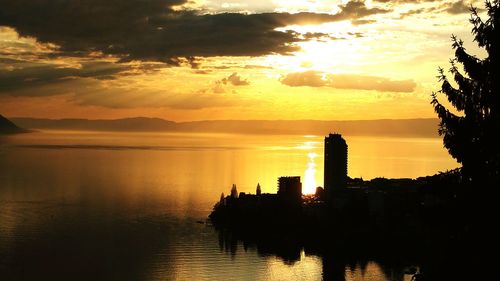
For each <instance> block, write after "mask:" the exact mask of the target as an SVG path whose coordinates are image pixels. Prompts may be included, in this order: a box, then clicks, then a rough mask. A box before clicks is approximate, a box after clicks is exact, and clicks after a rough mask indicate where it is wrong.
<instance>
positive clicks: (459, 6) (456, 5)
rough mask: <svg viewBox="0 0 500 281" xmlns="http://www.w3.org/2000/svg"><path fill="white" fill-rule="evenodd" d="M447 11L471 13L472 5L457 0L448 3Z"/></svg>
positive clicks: (451, 12)
mask: <svg viewBox="0 0 500 281" xmlns="http://www.w3.org/2000/svg"><path fill="white" fill-rule="evenodd" d="M446 11H447V12H448V13H450V14H467V13H470V6H469V5H467V4H466V3H465V1H463V0H462V1H456V2H453V3H448V4H447V8H446Z"/></svg>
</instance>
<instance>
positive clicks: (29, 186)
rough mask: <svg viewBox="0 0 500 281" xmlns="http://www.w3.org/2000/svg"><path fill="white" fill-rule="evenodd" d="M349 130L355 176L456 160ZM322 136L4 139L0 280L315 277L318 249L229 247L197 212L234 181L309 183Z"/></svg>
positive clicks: (317, 179) (387, 270)
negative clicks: (281, 251) (291, 254)
mask: <svg viewBox="0 0 500 281" xmlns="http://www.w3.org/2000/svg"><path fill="white" fill-rule="evenodd" d="M346 139H347V142H348V144H349V175H350V176H351V177H363V178H365V179H370V178H373V177H377V176H385V177H417V176H420V175H430V174H434V173H436V172H438V171H444V170H447V169H452V168H455V167H456V166H457V164H456V163H455V162H454V161H453V159H451V158H450V157H449V156H448V154H447V152H446V151H445V150H444V149H443V148H442V145H441V140H440V139H407V138H405V139H399V138H368V137H346ZM322 141H323V137H320V136H246V135H245V136H244V135H224V134H126V133H116V134H109V133H82V132H55V131H53V132H41V133H33V134H24V135H18V136H13V137H3V138H0V279H1V280H17V279H31V280H32V279H40V278H42V277H43V278H42V279H51V280H55V279H65V280H74V279H82V280H91V279H92V280H103V279H104V280H321V279H322V277H323V272H324V266H325V263H324V259H323V258H322V257H319V256H315V255H309V254H306V253H304V252H303V251H302V252H301V254H300V259H299V260H298V261H284V260H282V259H281V258H279V257H277V256H275V255H272V254H263V253H262V252H261V251H260V250H259V249H256V248H255V247H251V246H250V247H244V245H243V244H242V243H236V244H234V245H231V247H227V245H225V243H224V242H223V241H221V239H220V237H219V234H218V233H217V231H215V230H214V229H213V228H212V227H211V226H209V225H205V224H201V223H198V222H197V221H200V220H201V221H204V219H205V218H206V216H207V215H208V214H209V212H210V210H211V207H212V205H213V203H214V202H215V201H216V200H218V198H219V196H220V193H221V192H225V193H227V192H228V191H229V189H230V186H231V185H232V184H233V183H235V184H236V185H237V186H238V190H239V191H244V192H255V186H256V185H257V183H258V182H259V183H260V185H261V186H262V189H263V192H276V180H277V177H278V176H283V175H300V176H302V180H303V184H304V189H305V191H306V192H312V191H314V188H315V186H317V185H322V182H323V181H322V178H323V157H322V153H323V147H322V146H323V143H322ZM333 263H335V261H334V262H333ZM330 265H331V264H330V263H329V265H328V266H330ZM341 270H342V271H343V274H342V275H343V276H344V277H343V278H345V280H410V278H411V276H410V275H405V274H404V273H403V267H398V268H393V267H390V266H387V265H384V266H382V265H379V264H377V263H376V262H373V261H364V262H362V263H359V264H354V265H351V266H345V267H342V268H341ZM341 279H342V278H341Z"/></svg>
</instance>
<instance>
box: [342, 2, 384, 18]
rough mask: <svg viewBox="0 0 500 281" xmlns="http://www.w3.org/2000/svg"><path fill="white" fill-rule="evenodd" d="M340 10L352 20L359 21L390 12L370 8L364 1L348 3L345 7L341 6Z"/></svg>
mask: <svg viewBox="0 0 500 281" xmlns="http://www.w3.org/2000/svg"><path fill="white" fill-rule="evenodd" d="M340 9H341V10H342V14H344V15H345V16H346V17H348V18H350V19H359V18H362V17H366V16H371V15H375V14H384V13H388V12H390V10H387V9H382V8H368V7H366V5H365V1H364V0H355V1H350V2H347V3H346V4H345V5H341V6H340Z"/></svg>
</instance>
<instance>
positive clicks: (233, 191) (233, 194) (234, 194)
mask: <svg viewBox="0 0 500 281" xmlns="http://www.w3.org/2000/svg"><path fill="white" fill-rule="evenodd" d="M231 198H238V189H236V184H234V183H233V186H232V187H231Z"/></svg>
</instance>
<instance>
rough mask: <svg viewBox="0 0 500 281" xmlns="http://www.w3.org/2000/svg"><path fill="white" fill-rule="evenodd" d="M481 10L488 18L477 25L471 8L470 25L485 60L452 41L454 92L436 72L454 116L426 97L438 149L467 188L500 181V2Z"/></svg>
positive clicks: (476, 16) (434, 98) (442, 75)
mask: <svg viewBox="0 0 500 281" xmlns="http://www.w3.org/2000/svg"><path fill="white" fill-rule="evenodd" d="M485 5H486V9H487V14H488V17H489V18H488V19H487V20H486V21H483V20H482V19H481V18H480V16H479V15H478V9H476V8H473V7H471V19H470V22H471V23H472V25H473V28H472V34H473V36H474V41H475V42H476V43H477V45H478V46H479V47H480V48H483V49H484V50H485V51H486V57H485V58H483V59H480V58H478V57H477V56H475V55H471V54H469V53H467V52H466V50H465V47H464V45H463V41H462V40H460V39H458V38H457V37H456V36H454V35H453V36H452V42H453V44H452V47H453V49H454V50H455V58H454V59H452V60H450V63H451V68H450V73H451V75H452V77H453V80H454V81H455V85H456V86H454V85H452V82H450V81H451V80H449V78H448V77H447V76H446V75H445V72H444V70H443V69H442V68H440V69H439V74H440V75H439V81H440V82H441V83H442V86H441V90H440V91H439V92H438V93H442V94H445V95H446V97H447V99H448V101H449V102H450V104H451V105H452V106H453V107H454V108H455V110H454V112H452V111H450V110H449V109H448V108H447V107H446V106H445V105H443V104H442V103H441V102H439V101H438V97H437V94H438V93H433V94H432V102H431V103H432V105H433V106H434V109H435V111H436V113H437V115H438V117H439V119H440V125H439V134H440V135H441V136H443V143H444V146H445V147H446V149H448V151H449V153H450V154H451V156H453V157H454V158H455V159H456V160H457V161H458V162H459V163H461V164H462V176H463V180H464V181H465V182H469V183H481V182H482V183H486V182H487V183H495V182H498V180H499V178H500V177H499V170H500V0H493V1H486V2H485ZM460 67H461V68H460Z"/></svg>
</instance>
